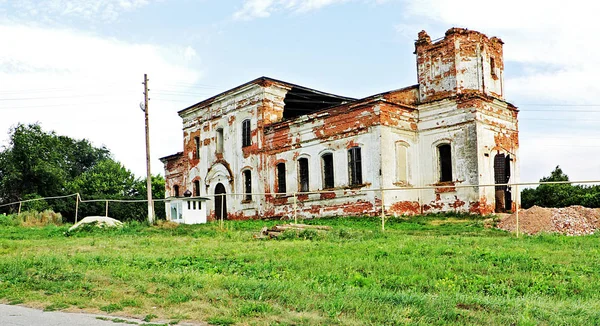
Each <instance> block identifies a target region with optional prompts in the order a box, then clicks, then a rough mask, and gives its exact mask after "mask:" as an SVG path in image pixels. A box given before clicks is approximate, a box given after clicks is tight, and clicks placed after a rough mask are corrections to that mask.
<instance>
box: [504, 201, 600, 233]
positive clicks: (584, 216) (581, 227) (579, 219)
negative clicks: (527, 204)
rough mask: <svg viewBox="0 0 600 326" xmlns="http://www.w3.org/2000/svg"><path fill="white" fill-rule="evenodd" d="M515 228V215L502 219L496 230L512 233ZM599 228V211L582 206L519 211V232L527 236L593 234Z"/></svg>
mask: <svg viewBox="0 0 600 326" xmlns="http://www.w3.org/2000/svg"><path fill="white" fill-rule="evenodd" d="M516 227H517V219H516V214H512V215H509V216H507V217H505V218H503V219H502V220H501V221H500V222H499V223H498V228H500V229H502V230H506V231H511V232H514V231H515V230H516ZM599 228H600V209H599V208H586V207H583V206H570V207H564V208H544V207H538V206H533V207H531V208H530V209H525V210H520V211H519V231H520V232H523V233H527V234H536V233H539V232H546V233H561V234H566V235H587V234H593V233H594V232H596V230H597V229H599Z"/></svg>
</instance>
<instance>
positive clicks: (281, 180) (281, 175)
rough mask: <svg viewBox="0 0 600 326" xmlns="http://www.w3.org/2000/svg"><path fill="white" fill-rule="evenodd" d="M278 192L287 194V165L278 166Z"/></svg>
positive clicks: (280, 164)
mask: <svg viewBox="0 0 600 326" xmlns="http://www.w3.org/2000/svg"><path fill="white" fill-rule="evenodd" d="M277 192H278V193H280V194H285V193H286V184H285V163H279V164H277Z"/></svg>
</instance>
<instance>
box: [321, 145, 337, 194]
mask: <svg viewBox="0 0 600 326" xmlns="http://www.w3.org/2000/svg"><path fill="white" fill-rule="evenodd" d="M321 163H322V165H323V189H331V188H333V187H335V185H334V181H335V180H334V178H333V154H332V153H325V154H323V155H322V156H321Z"/></svg>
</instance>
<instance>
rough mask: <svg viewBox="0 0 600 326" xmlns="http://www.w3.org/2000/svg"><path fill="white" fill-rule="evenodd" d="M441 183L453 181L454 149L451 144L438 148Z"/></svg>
mask: <svg viewBox="0 0 600 326" xmlns="http://www.w3.org/2000/svg"><path fill="white" fill-rule="evenodd" d="M438 152H439V160H440V182H448V181H452V148H451V147H450V145H449V144H444V145H440V146H438Z"/></svg>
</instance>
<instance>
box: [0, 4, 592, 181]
mask: <svg viewBox="0 0 600 326" xmlns="http://www.w3.org/2000/svg"><path fill="white" fill-rule="evenodd" d="M599 7H600V4H594V2H592V1H587V0H571V1H569V2H568V3H565V2H564V1H554V0H546V1H529V0H519V1H517V0H504V1H502V2H500V1H494V2H492V1H485V0H453V1H446V0H420V1H419V0H304V1H301V0H287V1H286V0H227V1H217V0H0V145H1V146H7V145H8V133H9V130H10V128H11V127H12V126H15V125H17V124H18V123H25V124H27V123H35V122H39V123H40V124H41V125H42V127H43V128H44V129H45V130H54V131H55V132H56V133H57V134H61V135H67V136H70V137H74V138H78V139H79V138H86V139H88V140H90V141H91V142H92V143H93V144H94V145H95V146H102V145H104V146H106V147H107V148H108V149H110V150H111V152H112V153H113V156H114V158H115V159H116V160H118V161H120V162H122V163H123V164H124V165H125V166H126V167H127V168H128V169H130V170H132V171H133V172H134V173H135V174H136V175H137V176H140V177H143V176H144V175H145V171H146V170H145V143H144V141H145V137H144V114H143V112H142V110H141V109H140V102H142V101H143V85H142V81H143V76H144V74H148V78H149V88H150V104H149V106H148V109H149V113H150V129H151V134H150V139H151V156H152V172H153V173H154V174H158V173H161V174H162V173H163V166H162V163H161V162H160V161H159V160H158V158H159V157H163V156H166V155H170V154H173V153H176V152H178V151H181V150H182V147H183V140H182V135H183V133H182V124H181V119H180V118H179V116H178V115H177V111H179V110H181V109H184V108H186V107H188V106H190V105H192V104H194V103H197V102H200V101H201V100H203V99H206V98H208V97H211V96H213V95H216V94H218V93H220V92H222V91H225V90H228V89H230V88H233V87H235V86H238V85H240V84H243V83H245V82H247V81H250V80H252V79H255V78H257V77H260V76H268V77H272V78H276V79H280V80H284V81H288V82H291V83H295V84H300V85H303V86H306V87H310V88H315V89H318V90H322V91H326V92H330V93H334V94H339V95H345V96H349V97H355V98H360V97H365V96H368V95H372V94H376V93H380V92H384V91H388V90H392V89H397V88H401V87H405V86H409V85H414V84H416V83H417V77H416V62H415V57H414V54H413V51H414V41H415V39H416V37H417V33H418V32H419V31H421V30H426V31H427V33H428V34H429V35H430V36H431V37H432V39H436V38H439V37H442V36H443V35H444V32H445V31H446V30H447V29H449V28H451V27H464V28H468V29H472V30H476V31H480V32H483V33H485V34H487V35H488V36H490V37H491V36H497V37H500V38H501V39H502V40H503V41H504V43H505V44H504V61H505V72H504V79H505V81H504V85H505V95H506V96H505V97H506V99H507V100H508V101H509V102H511V103H512V104H514V105H516V106H517V107H518V108H519V109H520V113H519V129H520V145H521V146H520V152H519V156H520V168H521V181H523V182H531V181H537V180H538V179H540V178H541V177H543V176H547V175H549V174H550V172H551V171H552V170H553V169H554V167H555V166H557V165H560V166H561V168H562V169H563V171H564V172H565V173H567V174H568V175H569V177H570V179H571V180H599V179H600V145H599V142H598V141H599V140H600V128H598V125H599V124H600V99H598V98H597V96H598V94H600V83H598V82H597V79H598V76H600V55H598V53H599V50H600V42H596V41H595V40H596V39H597V38H598V32H599V31H600V25H599V24H597V21H596V20H597V17H596V13H597V12H598V9H600V8H599Z"/></svg>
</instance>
